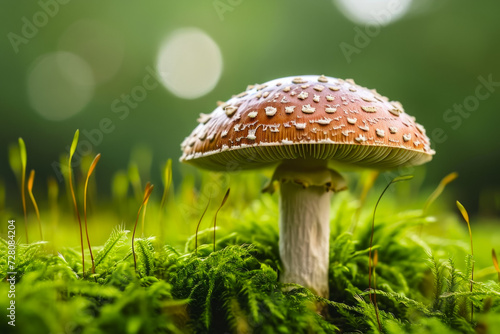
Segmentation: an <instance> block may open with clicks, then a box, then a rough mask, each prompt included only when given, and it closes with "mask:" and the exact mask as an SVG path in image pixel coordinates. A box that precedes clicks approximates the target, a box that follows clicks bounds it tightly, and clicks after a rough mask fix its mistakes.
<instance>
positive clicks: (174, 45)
mask: <svg viewBox="0 0 500 334" xmlns="http://www.w3.org/2000/svg"><path fill="white" fill-rule="evenodd" d="M499 13H500V4H499V3H498V2H497V1H494V0H491V1H481V2H480V3H475V2H470V1H466V0H455V1H451V0H437V1H431V0H416V1H411V0H392V1H386V0H378V1H375V0H364V1H359V0H358V1H354V0H342V1H340V0H337V1H331V0H330V1H326V0H325V1H319V0H314V1H299V0H290V1H255V0H254V1H250V0H220V1H218V0H215V1H212V0H208V1H193V0H191V1H175V2H174V1H150V0H148V1H141V2H139V1H134V2H132V1H127V2H125V1H106V2H102V1H85V2H83V1H71V0H41V1H39V2H36V1H33V2H26V1H24V2H21V1H17V2H15V1H5V0H2V10H1V11H0V30H1V33H2V35H3V37H2V38H1V42H0V43H1V45H0V50H1V56H0V57H1V61H0V69H1V72H0V73H1V79H0V83H1V89H0V110H1V113H2V119H1V122H0V143H1V145H0V175H1V179H2V182H4V183H5V185H6V189H7V203H10V205H11V207H12V206H13V207H18V206H20V203H19V193H18V190H17V189H18V188H17V185H16V180H15V178H14V174H13V173H12V171H11V169H10V167H9V164H8V147H9V145H10V144H11V143H16V142H17V138H18V137H23V138H24V140H25V142H26V146H27V150H28V170H29V169H32V168H34V169H35V170H36V172H37V182H38V186H35V195H37V194H38V197H39V198H40V197H42V198H43V197H46V190H45V189H46V187H45V180H46V179H47V177H48V176H50V175H52V176H56V173H55V171H54V169H53V167H52V164H53V163H54V162H57V161H59V159H60V156H61V154H64V153H67V150H68V146H69V144H70V142H71V139H72V136H73V134H74V132H75V129H77V128H79V129H80V131H81V135H80V140H81V142H82V141H84V140H87V143H90V145H89V147H80V149H81V152H82V154H81V155H82V156H85V155H89V156H92V157H93V155H95V153H97V152H100V153H102V159H101V162H100V164H99V167H98V171H97V173H96V177H97V184H99V192H102V193H108V192H109V189H110V180H111V176H112V175H113V174H114V173H115V172H116V171H118V170H126V169H127V168H128V165H129V161H130V159H131V155H133V157H132V159H133V160H135V161H136V162H137V163H139V164H143V165H145V166H146V167H145V168H141V170H142V171H145V170H148V169H149V168H148V166H151V168H150V171H151V173H150V175H143V178H144V179H151V180H152V181H153V182H159V180H160V166H161V164H162V163H164V162H165V160H166V159H168V158H172V159H173V160H174V166H173V169H174V179H177V180H178V179H180V177H181V175H182V174H183V173H190V172H192V169H191V167H186V166H180V165H179V163H178V162H177V161H178V158H179V156H180V148H179V145H180V143H181V142H182V140H183V139H184V137H185V136H187V135H188V134H189V133H190V132H191V130H192V129H193V128H194V127H195V126H196V124H197V122H196V118H197V117H198V115H199V113H209V112H211V111H212V110H213V109H214V108H215V107H216V101H217V100H226V99H228V98H229V97H230V96H231V95H233V94H237V93H239V92H240V91H242V90H244V89H245V88H246V86H247V85H248V84H254V83H261V82H264V81H268V80H271V79H275V78H278V77H282V76H292V75H303V74H325V75H328V76H333V77H339V78H353V79H355V80H356V82H357V83H358V84H360V85H362V86H366V87H368V88H376V89H377V90H378V91H379V92H380V93H381V94H383V95H386V96H388V97H389V98H390V99H392V100H398V101H401V102H402V103H403V106H404V107H405V109H406V112H408V113H409V114H411V115H413V116H415V117H416V118H417V121H418V122H419V123H421V124H423V125H424V126H425V127H426V129H427V132H428V135H429V137H430V138H431V140H432V141H433V143H432V146H433V148H434V149H435V150H436V151H437V154H436V156H435V158H434V159H433V161H432V162H430V163H429V164H427V165H426V166H425V167H422V170H424V169H425V171H426V173H427V177H426V180H425V184H427V185H429V186H430V185H432V187H434V186H435V185H436V184H437V182H438V181H439V180H440V179H441V178H442V177H443V176H444V175H446V174H448V173H449V172H452V171H457V172H458V173H459V174H460V178H459V179H458V180H457V181H455V182H454V184H452V185H450V187H451V188H450V189H452V191H453V192H454V195H453V197H454V198H456V199H460V200H461V202H462V203H463V204H464V205H465V206H466V207H467V208H468V209H469V210H470V211H471V212H475V213H479V214H480V215H482V216H492V215H496V214H498V213H500V177H499V175H498V171H499V168H498V166H499V165H500V154H499V153H500V152H499V151H500V144H499V140H498V138H497V137H496V134H498V133H499V131H498V125H499V122H500V110H499V106H500V62H499V59H500V22H499V20H498V19H499ZM85 133H87V136H86V135H85ZM86 137H90V139H89V138H86ZM90 152H92V153H90ZM133 152H135V153H133ZM419 168H420V167H419ZM146 173H147V172H146ZM41 183H43V184H44V186H41ZM18 212H21V211H18Z"/></svg>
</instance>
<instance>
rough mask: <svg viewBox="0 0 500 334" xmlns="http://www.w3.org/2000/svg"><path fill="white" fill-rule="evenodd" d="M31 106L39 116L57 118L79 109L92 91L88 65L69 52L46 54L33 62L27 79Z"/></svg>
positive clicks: (65, 117) (72, 113)
mask: <svg viewBox="0 0 500 334" xmlns="http://www.w3.org/2000/svg"><path fill="white" fill-rule="evenodd" d="M27 89H28V98H29V103H30V105H31V107H32V108H33V109H34V110H35V111H36V112H37V113H38V114H40V115H41V116H42V117H44V118H46V119H48V120H51V121H61V120H64V119H67V118H70V117H72V116H74V115H76V114H77V113H78V112H80V111H81V110H82V109H83V108H84V107H85V106H86V105H87V104H88V103H89V102H90V100H91V98H92V96H93V93H94V78H93V75H92V69H91V68H90V66H89V64H88V63H87V62H85V60H83V59H82V58H80V57H79V56H77V55H75V54H73V53H69V52H61V51H59V52H54V53H50V54H46V55H44V56H42V57H40V58H38V59H37V60H36V61H35V64H34V66H33V68H32V70H31V71H30V72H29V73H28V78H27Z"/></svg>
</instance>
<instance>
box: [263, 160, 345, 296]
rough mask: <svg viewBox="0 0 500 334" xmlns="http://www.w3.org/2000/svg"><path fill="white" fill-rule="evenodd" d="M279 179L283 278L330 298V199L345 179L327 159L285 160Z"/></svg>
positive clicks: (280, 169)
mask: <svg viewBox="0 0 500 334" xmlns="http://www.w3.org/2000/svg"><path fill="white" fill-rule="evenodd" d="M276 180H277V181H280V183H281V186H280V192H281V196H280V224H279V225H280V239H279V246H280V257H281V262H282V264H283V272H282V273H281V275H280V281H281V282H283V283H296V284H300V285H303V286H305V287H306V288H309V289H311V290H312V291H314V292H315V293H316V294H318V295H319V296H321V297H325V298H328V265H329V262H330V261H329V253H330V200H331V197H332V193H333V192H337V191H341V190H344V189H346V188H347V186H346V182H345V180H344V178H343V177H342V176H341V175H340V174H339V173H337V172H336V171H334V170H331V169H329V168H328V167H327V164H326V161H318V160H315V159H304V160H297V161H292V162H290V161H285V162H283V163H282V164H281V165H279V166H278V168H276V170H275V172H274V175H273V178H272V181H271V182H270V185H269V186H268V187H266V189H264V190H265V191H270V192H272V191H273V189H274V187H273V181H276Z"/></svg>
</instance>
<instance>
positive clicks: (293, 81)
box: [181, 75, 435, 297]
mask: <svg viewBox="0 0 500 334" xmlns="http://www.w3.org/2000/svg"><path fill="white" fill-rule="evenodd" d="M198 121H199V123H200V124H199V125H198V127H196V129H195V130H194V131H193V132H192V133H191V135H190V136H189V137H187V138H186V139H185V140H184V142H183V143H182V145H181V148H182V151H183V155H182V157H181V161H183V162H187V163H190V164H193V165H195V166H198V167H201V168H205V169H211V170H217V171H230V170H234V169H235V165H236V166H237V167H238V169H254V168H262V167H265V166H273V165H277V168H276V169H275V172H274V176H273V180H277V181H279V183H280V193H281V196H280V223H279V228H280V239H279V240H280V241H279V242H280V245H279V249H280V257H281V261H282V265H283V272H282V273H280V281H281V282H284V283H297V284H301V285H303V286H305V287H307V288H309V289H311V290H312V291H314V292H315V293H317V294H318V295H320V296H323V297H328V264H329V257H328V256H329V239H330V220H329V218H330V199H331V195H332V193H334V192H337V191H340V190H343V189H346V182H345V181H344V179H343V178H342V176H341V175H340V174H338V173H337V172H336V171H334V170H332V169H330V168H328V166H327V163H328V161H330V160H331V161H337V162H343V163H347V164H352V165H358V166H365V167H369V168H378V169H389V168H395V167H399V166H408V165H420V164H423V163H425V162H427V161H429V160H431V158H432V155H433V154H434V153H435V152H434V151H433V150H432V149H431V148H430V146H429V138H427V136H426V135H425V129H424V128H423V126H421V125H420V124H417V123H416V122H415V118H414V117H412V116H410V115H408V114H406V113H405V112H404V110H403V107H402V106H401V104H400V103H399V102H390V101H389V100H388V99H387V98H386V97H384V96H382V95H380V94H378V93H377V92H376V91H375V90H370V89H367V88H364V87H361V86H358V85H356V84H355V83H354V81H352V80H350V79H347V80H342V79H335V78H331V77H325V76H323V75H321V76H311V75H308V76H302V77H286V78H281V79H277V80H273V81H269V82H266V83H264V84H261V85H252V86H248V88H247V90H246V91H245V92H242V93H240V94H238V95H236V96H233V97H232V98H231V99H229V100H228V101H227V102H224V103H220V105H219V107H218V108H216V109H215V110H214V111H213V112H212V113H211V114H201V115H200V118H199V119H198ZM271 184H272V182H271ZM272 189H273V187H272V186H270V187H267V190H271V191H272Z"/></svg>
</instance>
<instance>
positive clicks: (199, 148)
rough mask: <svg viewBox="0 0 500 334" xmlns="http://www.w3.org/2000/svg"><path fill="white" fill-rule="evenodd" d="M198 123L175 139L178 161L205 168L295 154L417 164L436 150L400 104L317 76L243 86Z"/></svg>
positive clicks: (263, 162)
mask: <svg viewBox="0 0 500 334" xmlns="http://www.w3.org/2000/svg"><path fill="white" fill-rule="evenodd" d="M198 121H199V123H200V124H199V125H198V126H197V127H196V129H195V130H194V131H193V132H192V133H191V135H190V136H189V137H187V138H186V139H185V140H184V142H183V143H182V145H181V148H182V151H183V155H182V157H181V161H183V162H187V163H191V164H193V165H196V166H198V167H202V168H206V169H212V170H226V169H228V168H229V166H233V165H234V164H237V165H238V167H239V168H241V169H251V168H260V167H264V166H267V165H273V164H276V163H279V162H281V161H283V160H290V159H298V158H303V159H318V160H336V161H339V162H342V163H348V164H353V165H358V166H366V167H371V168H394V167H398V166H405V165H420V164H423V163H425V162H427V161H429V160H431V159H432V155H433V154H434V153H435V152H434V151H433V150H432V149H431V148H430V145H429V138H428V137H427V136H426V134H425V129H424V128H423V126H421V125H420V124H418V123H416V122H415V118H414V117H412V116H410V115H408V114H406V113H405V112H404V110H403V107H402V106H401V104H400V103H399V102H390V101H389V100H388V99H387V98H386V97H384V96H382V95H380V94H378V93H377V92H376V91H375V90H370V89H367V88H364V87H361V86H358V85H356V84H355V83H354V81H352V80H350V79H347V80H342V79H336V78H331V77H325V76H323V75H321V76H317V75H315V76H312V75H308V76H301V77H286V78H281V79H277V80H273V81H269V82H266V83H264V84H262V85H254V86H249V87H248V89H247V90H246V91H245V92H243V93H240V94H238V95H236V96H233V97H232V98H231V99H229V100H228V101H226V102H224V103H221V104H220V105H219V107H218V108H216V109H215V110H214V111H213V112H212V113H211V114H201V115H200V118H199V119H198ZM232 168H234V166H233V167H232Z"/></svg>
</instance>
